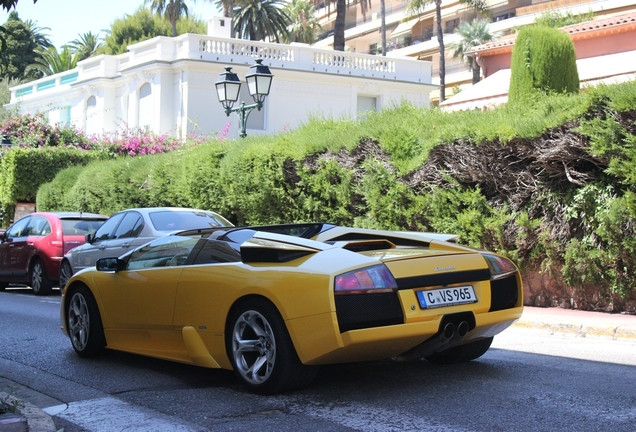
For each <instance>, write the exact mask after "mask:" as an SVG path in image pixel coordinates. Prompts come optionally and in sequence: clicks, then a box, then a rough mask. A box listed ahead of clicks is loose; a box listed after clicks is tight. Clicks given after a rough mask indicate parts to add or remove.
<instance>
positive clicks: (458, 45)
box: [448, 19, 495, 84]
mask: <svg viewBox="0 0 636 432" xmlns="http://www.w3.org/2000/svg"><path fill="white" fill-rule="evenodd" d="M489 26H490V21H488V20H487V19H474V20H472V21H471V22H468V21H464V22H463V23H461V24H460V25H459V27H458V28H456V29H455V34H458V35H460V36H461V40H459V41H458V42H454V43H451V44H448V48H449V49H450V54H451V55H452V56H453V58H458V59H461V60H462V61H463V62H464V63H467V64H468V70H470V71H472V72H473V84H477V83H478V82H479V80H480V77H481V67H480V66H479V63H477V61H476V60H475V57H473V56H469V55H466V53H467V52H468V51H470V50H471V49H472V48H474V47H476V46H479V45H482V44H485V43H486V42H488V41H491V40H493V39H494V37H495V36H493V34H492V33H490V29H489Z"/></svg>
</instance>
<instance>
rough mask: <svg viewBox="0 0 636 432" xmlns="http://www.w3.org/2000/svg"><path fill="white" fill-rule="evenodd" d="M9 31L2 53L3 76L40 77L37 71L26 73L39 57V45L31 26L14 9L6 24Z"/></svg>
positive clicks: (5, 26) (31, 78)
mask: <svg viewBox="0 0 636 432" xmlns="http://www.w3.org/2000/svg"><path fill="white" fill-rule="evenodd" d="M4 29H5V31H6V32H7V37H6V41H5V49H4V50H3V51H2V52H1V53H0V60H1V71H2V76H3V77H6V78H27V79H29V80H33V79H37V78H40V77H41V76H42V75H41V74H39V73H38V72H37V71H30V72H29V73H26V74H25V72H26V69H27V67H28V66H29V65H31V64H33V63H35V61H36V59H37V58H38V53H37V52H36V48H37V47H38V45H37V43H36V42H35V39H34V38H33V33H31V30H29V27H28V26H27V25H26V24H25V23H24V22H23V21H22V20H20V18H19V16H18V13H17V12H15V11H12V12H11V13H10V14H9V18H8V20H7V22H6V23H5V24H4Z"/></svg>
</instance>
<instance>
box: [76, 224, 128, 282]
mask: <svg viewBox="0 0 636 432" xmlns="http://www.w3.org/2000/svg"><path fill="white" fill-rule="evenodd" d="M125 215H126V213H125V212H122V213H117V214H114V215H113V216H112V217H110V218H109V219H108V220H106V222H104V223H103V224H102V226H100V227H99V229H98V230H97V231H95V235H94V236H93V238H92V239H91V241H90V242H89V243H85V244H83V245H81V246H79V247H77V248H75V249H72V250H71V251H70V252H69V254H68V257H69V259H70V260H71V265H72V266H73V271H74V272H75V273H77V272H78V271H80V270H82V269H85V268H86V267H92V266H94V265H95V263H96V262H97V260H98V259H100V258H102V256H103V254H104V251H105V250H106V248H107V247H108V242H109V241H111V240H112V239H113V238H114V237H115V231H116V230H117V226H118V225H119V223H120V222H121V221H122V219H123V218H124V216H125Z"/></svg>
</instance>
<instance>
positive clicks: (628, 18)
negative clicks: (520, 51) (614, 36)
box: [467, 12, 636, 55]
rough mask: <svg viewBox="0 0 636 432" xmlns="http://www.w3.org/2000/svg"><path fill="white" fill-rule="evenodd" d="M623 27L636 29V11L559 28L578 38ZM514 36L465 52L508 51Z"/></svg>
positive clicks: (482, 53) (483, 53) (513, 41)
mask: <svg viewBox="0 0 636 432" xmlns="http://www.w3.org/2000/svg"><path fill="white" fill-rule="evenodd" d="M623 27H627V28H628V29H631V30H636V12H628V13H624V14H620V15H615V16H611V17H608V18H601V19H597V20H592V21H586V22H583V23H579V24H572V25H569V26H565V27H561V30H563V31H564V32H566V33H568V34H569V35H570V37H571V38H572V39H578V37H577V36H578V35H582V34H587V33H594V32H601V33H604V32H606V31H612V30H614V29H616V30H617V29H618V28H623ZM516 38H517V35H516V34H513V35H508V36H504V37H502V38H499V39H498V40H496V41H492V42H488V43H486V44H483V45H479V46H476V47H475V48H473V49H472V50H470V51H469V52H468V53H467V54H481V55H488V54H498V53H500V52H510V51H511V50H512V47H513V46H514V44H515V40H516ZM486 53H488V54H486Z"/></svg>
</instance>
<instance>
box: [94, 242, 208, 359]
mask: <svg viewBox="0 0 636 432" xmlns="http://www.w3.org/2000/svg"><path fill="white" fill-rule="evenodd" d="M156 242H158V243H153V244H151V245H149V246H145V247H143V248H141V249H139V250H137V251H135V252H133V254H132V255H131V257H130V259H129V261H128V267H127V269H126V270H122V271H118V272H110V271H107V272H97V273H96V274H95V276H94V278H93V280H94V282H95V284H96V286H97V287H98V290H99V297H100V298H101V303H102V305H103V308H102V315H103V317H102V318H103V323H104V329H105V330H104V331H105V332H106V339H107V340H108V346H109V347H111V348H117V349H124V350H127V351H134V352H139V353H144V354H147V355H155V356H160V357H170V358H173V357H172V356H173V355H174V353H175V352H177V351H182V350H183V338H182V336H181V333H180V331H177V330H175V329H174V327H173V325H172V322H173V317H174V303H175V298H176V293H177V286H178V284H179V278H180V276H181V272H182V270H183V264H184V263H185V259H183V260H182V259H180V257H182V256H185V257H187V255H188V254H189V253H190V251H191V250H192V248H193V247H194V245H195V244H196V242H197V239H192V238H190V237H187V238H184V237H177V236H167V237H163V238H161V239H158V240H157V241H156ZM170 353H173V354H170Z"/></svg>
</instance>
